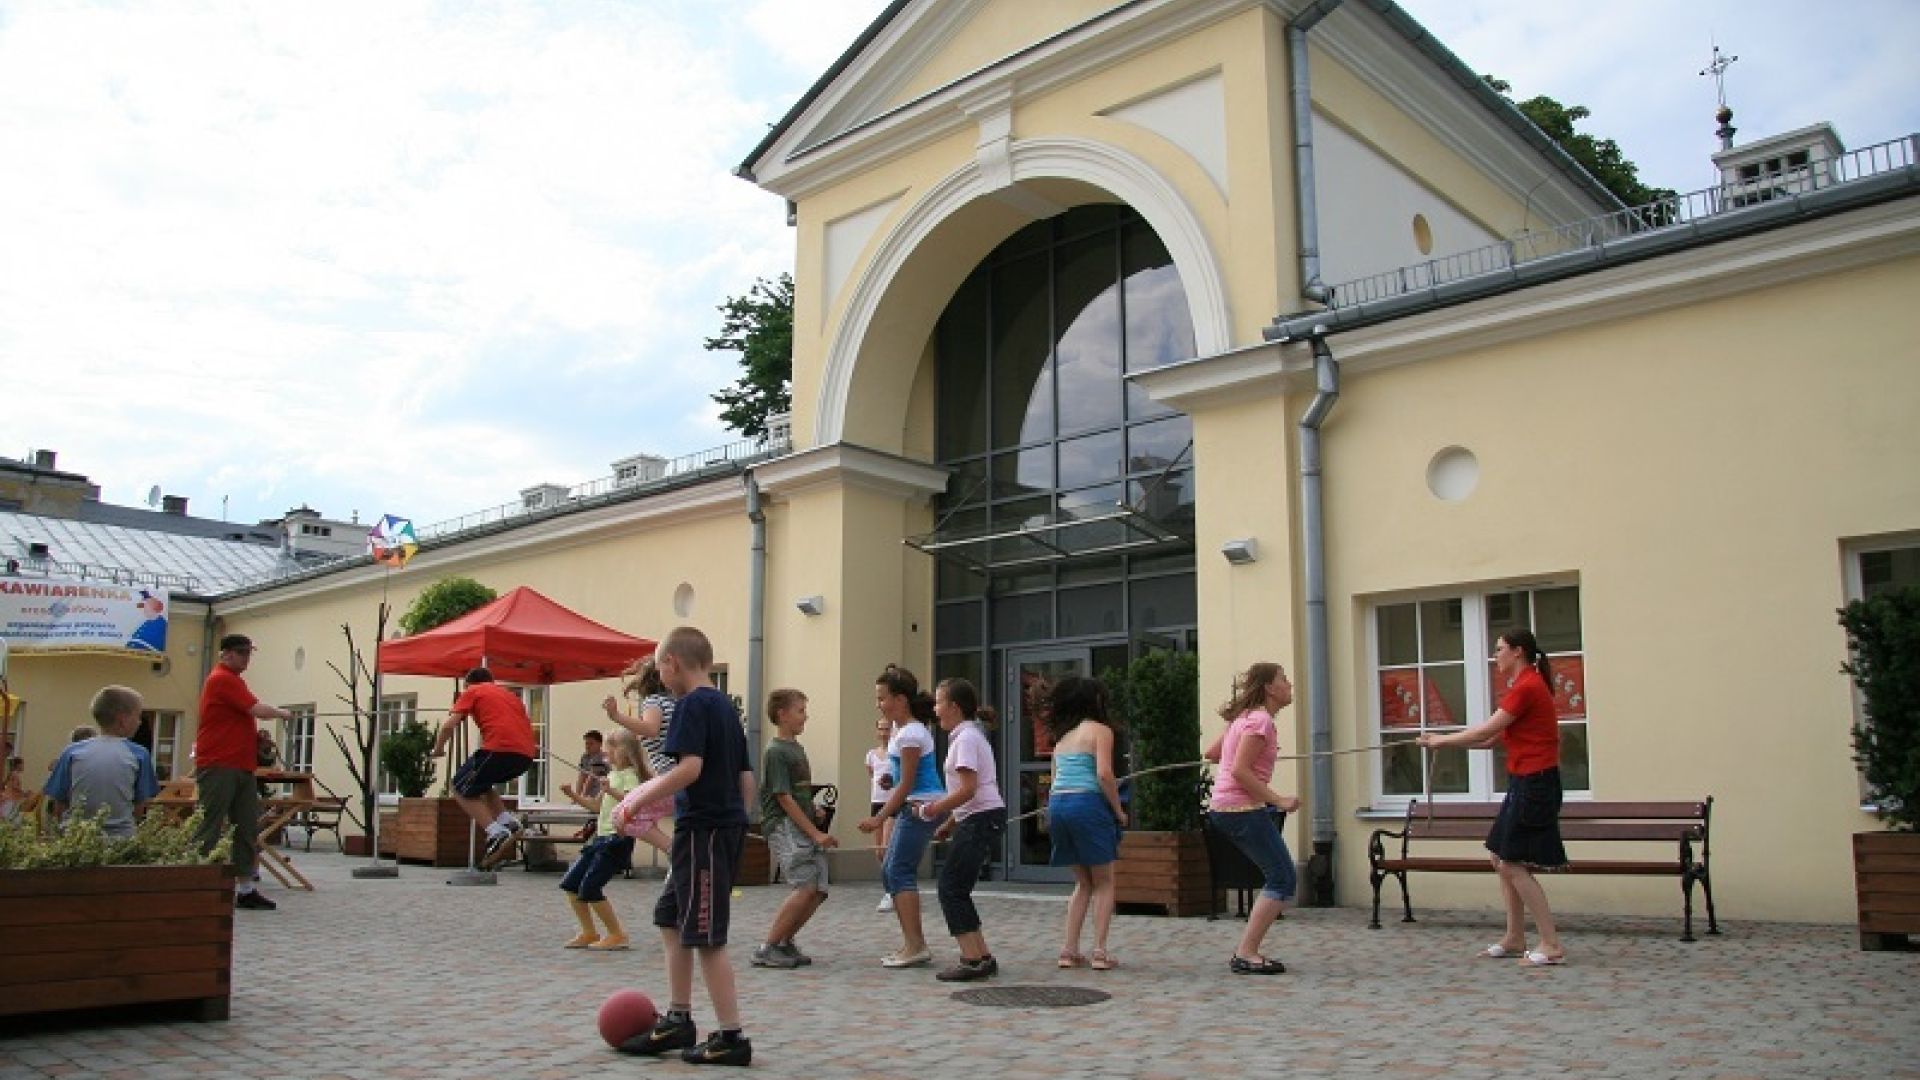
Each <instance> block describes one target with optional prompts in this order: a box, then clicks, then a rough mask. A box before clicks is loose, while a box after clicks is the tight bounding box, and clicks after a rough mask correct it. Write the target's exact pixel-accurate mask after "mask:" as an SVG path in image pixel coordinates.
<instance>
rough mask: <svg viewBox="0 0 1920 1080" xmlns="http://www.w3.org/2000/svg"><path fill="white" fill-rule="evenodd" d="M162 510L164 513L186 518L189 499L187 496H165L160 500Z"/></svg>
mask: <svg viewBox="0 0 1920 1080" xmlns="http://www.w3.org/2000/svg"><path fill="white" fill-rule="evenodd" d="M160 509H161V511H162V512H164V513H168V514H178V515H180V516H181V517H185V516H186V515H187V497H186V496H185V495H168V496H165V497H163V498H162V499H161V500H160Z"/></svg>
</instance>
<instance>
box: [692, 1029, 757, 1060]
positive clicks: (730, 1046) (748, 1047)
mask: <svg viewBox="0 0 1920 1080" xmlns="http://www.w3.org/2000/svg"><path fill="white" fill-rule="evenodd" d="M680 1060H681V1061H684V1062H686V1063H687V1064H689V1065H745V1064H747V1063H749V1062H751V1061H752V1060H753V1044H752V1043H750V1042H748V1041H747V1037H746V1036H745V1035H735V1036H734V1037H733V1038H731V1039H729V1038H727V1036H726V1035H724V1034H722V1033H720V1032H718V1031H716V1032H714V1033H713V1034H711V1035H709V1036H707V1041H706V1042H703V1043H701V1044H700V1045H699V1046H690V1047H688V1048H687V1049H685V1050H682V1051H680Z"/></svg>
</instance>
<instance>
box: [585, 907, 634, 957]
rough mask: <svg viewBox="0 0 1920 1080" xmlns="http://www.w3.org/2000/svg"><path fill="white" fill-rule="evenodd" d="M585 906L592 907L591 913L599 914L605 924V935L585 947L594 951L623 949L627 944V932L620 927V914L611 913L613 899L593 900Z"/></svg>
mask: <svg viewBox="0 0 1920 1080" xmlns="http://www.w3.org/2000/svg"><path fill="white" fill-rule="evenodd" d="M587 906H588V907H590V908H592V909H593V913H594V914H595V915H598V916H600V921H601V922H603V923H605V924H606V926H607V933H606V936H604V937H602V938H601V939H600V940H599V941H596V942H594V943H593V944H592V945H589V946H587V948H589V949H592V950H594V951H595V952H616V951H619V950H623V949H625V948H626V947H627V945H628V941H627V932H626V931H625V930H622V929H621V928H620V916H618V915H615V914H614V913H613V901H611V900H595V901H594V902H593V903H591V904H588V905H587Z"/></svg>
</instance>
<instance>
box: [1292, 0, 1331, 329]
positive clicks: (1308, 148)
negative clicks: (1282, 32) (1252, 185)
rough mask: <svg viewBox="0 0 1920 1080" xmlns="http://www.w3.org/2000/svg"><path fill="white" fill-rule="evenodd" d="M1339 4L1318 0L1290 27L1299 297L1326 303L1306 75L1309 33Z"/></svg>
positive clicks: (1308, 81) (1311, 94)
mask: <svg viewBox="0 0 1920 1080" xmlns="http://www.w3.org/2000/svg"><path fill="white" fill-rule="evenodd" d="M1339 6H1340V0H1318V2H1317V3H1315V4H1313V5H1312V6H1310V7H1308V8H1307V9H1306V10H1304V11H1302V12H1301V13H1300V14H1299V15H1298V16H1297V17H1295V19H1294V20H1293V21H1292V22H1290V23H1288V24H1287V61H1288V62H1287V66H1288V68H1289V69H1290V70H1289V71H1288V75H1289V93H1288V96H1289V98H1290V99H1291V103H1292V105H1293V191H1294V199H1293V205H1294V227H1295V230H1296V231H1297V232H1298V234H1299V240H1300V295H1301V296H1304V297H1306V298H1307V299H1309V300H1311V301H1313V302H1314V303H1316V304H1324V303H1326V302H1327V297H1328V295H1329V294H1328V292H1327V286H1326V283H1325V282H1323V281H1321V280H1320V206H1319V202H1318V200H1317V198H1316V197H1315V195H1314V190H1313V92H1312V86H1311V82H1310V80H1309V78H1308V74H1307V31H1308V30H1311V29H1313V27H1314V24H1315V23H1318V22H1319V21H1320V20H1321V19H1323V18H1326V16H1327V15H1328V14H1330V13H1331V12H1332V11H1333V9H1334V8H1337V7H1339Z"/></svg>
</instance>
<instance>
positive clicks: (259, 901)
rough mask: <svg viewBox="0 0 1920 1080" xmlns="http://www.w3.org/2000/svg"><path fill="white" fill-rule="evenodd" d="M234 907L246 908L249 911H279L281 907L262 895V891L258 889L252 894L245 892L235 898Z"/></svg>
mask: <svg viewBox="0 0 1920 1080" xmlns="http://www.w3.org/2000/svg"><path fill="white" fill-rule="evenodd" d="M233 906H234V907H237V908H246V909H247V910H248V911H277V910H278V909H279V907H280V905H279V904H276V903H274V902H273V901H271V900H269V899H267V898H266V897H264V896H262V895H260V890H258V889H255V890H254V891H252V892H243V893H240V894H239V895H237V896H235V897H234V898H233Z"/></svg>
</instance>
